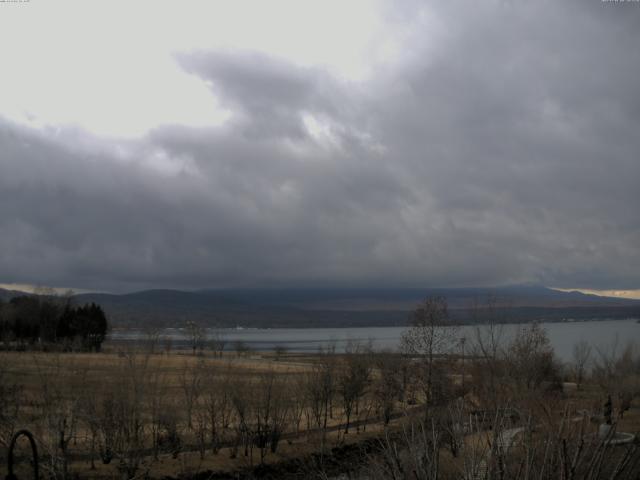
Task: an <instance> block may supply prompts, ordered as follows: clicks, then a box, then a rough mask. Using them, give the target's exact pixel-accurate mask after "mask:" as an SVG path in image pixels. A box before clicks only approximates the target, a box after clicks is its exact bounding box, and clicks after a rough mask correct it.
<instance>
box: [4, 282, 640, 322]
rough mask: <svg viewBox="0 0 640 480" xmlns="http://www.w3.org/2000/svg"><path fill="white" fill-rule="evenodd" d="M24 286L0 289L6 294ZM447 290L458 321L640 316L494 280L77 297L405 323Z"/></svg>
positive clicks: (140, 308) (638, 307) (140, 314)
mask: <svg viewBox="0 0 640 480" xmlns="http://www.w3.org/2000/svg"><path fill="white" fill-rule="evenodd" d="M16 295H24V293H22V292H17V291H11V290H3V289H0V298H2V299H4V300H5V301H7V300H8V299H10V298H11V297H14V296H16ZM429 296H442V297H445V298H447V301H448V304H449V311H450V316H451V317H452V318H453V319H455V320H458V321H460V322H482V321H486V320H487V319H489V318H490V317H491V318H494V319H497V320H499V321H508V322H528V321H535V320H541V321H542V320H544V321H561V320H570V319H575V320H585V319H602V318H640V300H631V299H624V298H614V297H600V296H596V295H587V294H584V293H580V292H562V291H558V290H553V289H550V288H546V287H541V286H510V287H499V288H490V289H489V288H423V289H418V288H412V289H406V288H405V289H383V288H375V289H374V288H369V289H367V288H351V289H338V288H324V289H322V288H309V289H284V288H279V289H246V288H245V289H219V290H199V291H180V290H144V291H140V292H134V293H128V294H121V295H116V294H107V293H83V294H78V295H75V296H74V298H73V299H74V301H75V302H77V303H88V302H95V303H97V304H99V305H101V306H102V307H103V308H104V310H105V312H106V313H107V315H108V317H109V318H110V321H111V323H112V325H113V326H116V327H140V328H146V327H161V326H162V327H167V326H181V325H184V324H185V323H186V322H187V321H195V322H198V323H200V324H202V325H210V326H214V325H218V326H221V327H235V326H237V325H242V326H244V327H269V328H274V327H320V326H325V327H337V326H345V327H346V326H382V325H406V324H407V322H408V319H409V315H410V312H411V311H413V309H414V308H415V306H416V305H417V304H418V303H419V302H420V301H421V300H424V299H425V298H426V297H429Z"/></svg>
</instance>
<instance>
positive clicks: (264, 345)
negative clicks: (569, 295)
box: [110, 320, 640, 361]
mask: <svg viewBox="0 0 640 480" xmlns="http://www.w3.org/2000/svg"><path fill="white" fill-rule="evenodd" d="M540 325H541V326H542V327H544V328H545V330H546V331H547V334H548V336H549V340H550V341H551V344H552V345H553V348H554V349H555V352H556V354H557V355H558V357H559V358H560V359H561V360H564V361H570V360H571V356H572V350H573V346H574V345H575V344H576V343H577V342H579V341H581V340H585V341H587V342H589V343H590V344H591V345H592V346H594V347H596V348H599V349H601V350H607V349H609V350H610V349H611V348H613V347H614V345H616V344H617V346H618V349H620V348H622V347H623V346H624V345H626V344H627V343H628V342H630V341H633V342H637V343H640V323H637V322H636V320H599V321H590V322H562V323H541V324H540ZM522 326H524V325H515V324H506V325H504V338H506V339H508V338H509V337H510V336H512V335H513V334H514V333H515V332H517V330H518V328H521V327H522ZM405 330H406V327H353V328H352V327H345V328H272V329H257V328H246V329H215V331H214V330H208V332H207V333H208V335H209V337H213V336H214V335H220V336H221V337H222V338H223V339H224V340H225V341H226V346H225V349H226V350H233V349H234V344H235V343H236V342H243V343H245V344H246V345H247V346H248V347H249V348H251V349H252V350H256V351H269V350H273V349H274V348H276V347H284V348H285V349H287V351H290V352H308V353H312V352H315V351H317V350H318V349H319V348H321V347H327V346H329V345H335V347H336V350H337V351H344V348H345V346H346V345H347V343H348V342H350V341H357V342H366V343H368V342H371V345H372V346H373V348H374V349H376V350H383V349H389V350H394V349H396V348H398V346H399V345H400V338H401V336H402V333H403V332H404V331H405ZM475 330H476V327H475V326H463V327H459V328H458V332H457V333H458V336H459V337H462V336H464V337H466V338H467V339H468V341H469V342H471V341H472V340H473V339H474V338H475ZM161 335H162V336H163V337H170V338H171V339H172V343H173V345H174V346H176V347H185V346H187V344H188V339H187V336H186V332H185V330H184V329H181V328H167V329H164V330H163V331H162V332H161ZM145 336H146V334H145V333H144V332H143V331H140V330H126V331H124V330H122V331H114V332H112V333H111V334H110V338H111V339H112V340H114V341H142V340H144V339H145ZM467 344H469V343H467ZM594 353H595V352H594Z"/></svg>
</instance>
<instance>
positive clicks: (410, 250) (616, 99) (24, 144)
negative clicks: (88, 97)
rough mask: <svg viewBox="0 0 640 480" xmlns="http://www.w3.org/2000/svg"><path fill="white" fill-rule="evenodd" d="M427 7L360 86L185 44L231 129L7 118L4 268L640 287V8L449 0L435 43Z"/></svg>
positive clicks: (46, 276)
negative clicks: (112, 134)
mask: <svg viewBox="0 0 640 480" xmlns="http://www.w3.org/2000/svg"><path fill="white" fill-rule="evenodd" d="M414 8H418V6H417V5H411V6H409V4H407V7H406V11H397V10H395V11H394V12H393V15H394V19H393V21H394V22H396V23H397V24H398V25H403V24H406V25H407V26H411V27H412V28H410V29H409V30H408V31H409V33H408V34H407V41H406V44H405V51H404V52H403V53H402V54H401V56H400V57H399V58H397V59H395V60H397V61H394V62H391V63H389V64H385V65H381V66H379V69H378V70H377V71H376V72H375V74H374V75H373V77H372V78H371V79H369V80H367V81H366V82H363V83H349V82H346V81H342V80H339V79H336V78H334V77H332V76H331V75H330V74H329V73H327V72H326V71H324V70H322V69H321V68H319V67H318V68H302V67H299V66H295V65H292V64H289V63H287V62H286V61H283V60H281V59H276V58H271V57H269V56H265V55H262V54H261V55H258V54H255V53H252V52H242V51H225V52H219V51H199V52H191V53H184V54H180V55H177V56H176V61H177V62H178V63H179V64H180V65H181V66H182V67H183V68H184V69H185V70H186V71H187V72H189V73H191V74H193V75H196V76H198V77H200V78H202V79H203V80H204V81H206V82H207V84H208V85H209V86H210V88H211V90H212V93H213V94H215V95H216V96H217V97H218V98H219V100H220V102H221V104H222V105H224V106H225V107H226V108H228V109H229V110H230V111H231V112H232V116H231V118H230V120H229V121H228V122H227V123H226V124H224V125H223V126H221V127H215V128H200V129H197V128H187V127H181V126H164V127H162V128H158V129H156V130H154V131H152V132H150V133H149V135H147V136H146V137H145V138H144V139H141V140H135V141H129V142H113V143H105V141H103V140H101V139H97V138H92V137H90V136H89V135H88V134H86V133H83V132H82V131H74V130H70V129H64V128H63V129H61V130H60V131H58V132H53V131H49V130H44V131H32V130H28V129H25V128H22V127H19V126H16V125H13V124H10V123H9V122H2V123H1V124H0V145H1V150H0V272H2V277H3V278H2V280H3V281H7V282H24V283H42V284H52V285H75V286H78V287H82V288H103V289H113V290H126V289H130V288H141V287H149V286H176V287H205V286H215V285H272V284H281V285H301V284H339V285H432V286H434V285H438V286H462V285H496V284H508V283H519V282H540V283H544V284H547V285H554V286H564V287H583V288H627V289H631V288H640V250H639V248H640V247H639V246H640V215H639V214H638V207H637V205H638V204H640V188H638V180H640V158H639V155H640V136H638V132H640V89H639V87H638V78H640V49H638V48H637V47H638V45H640V31H638V29H637V25H638V24H640V8H638V6H637V4H633V3H629V4H619V3H611V4H610V3H606V2H604V3H603V2H599V1H597V2H595V1H594V2H527V3H525V2H518V1H514V2H485V3H483V4H482V5H478V4H477V2H440V3H434V4H433V5H431V6H430V8H431V9H432V10H431V12H432V14H433V15H434V16H435V18H436V19H437V22H436V24H437V25H438V29H439V32H438V35H435V36H434V35H431V33H432V32H430V31H429V30H428V25H430V24H424V25H423V24H422V23H420V22H421V20H420V18H421V17H420V16H419V15H415V11H414ZM434 39H435V40H434ZM433 42H435V43H433ZM123 115H126V112H123ZM123 151H124V152H126V153H125V154H123V153H122V152H123Z"/></svg>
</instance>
